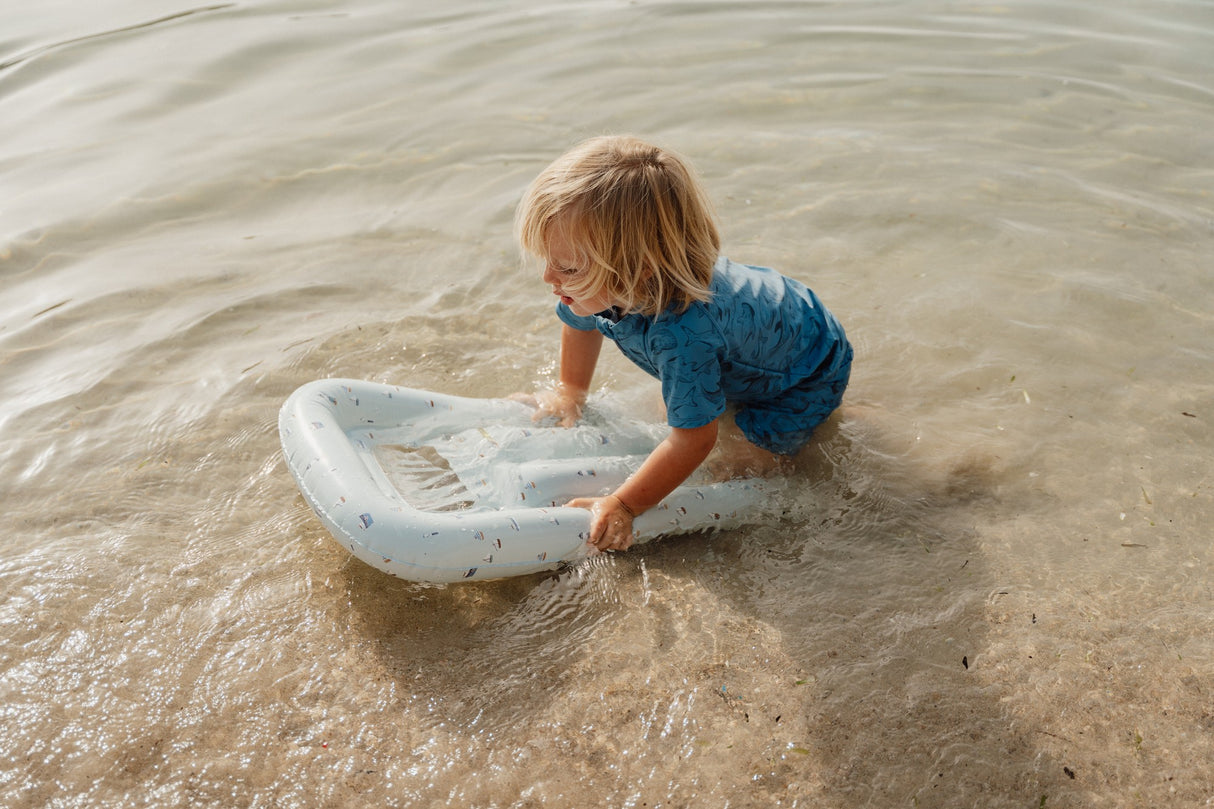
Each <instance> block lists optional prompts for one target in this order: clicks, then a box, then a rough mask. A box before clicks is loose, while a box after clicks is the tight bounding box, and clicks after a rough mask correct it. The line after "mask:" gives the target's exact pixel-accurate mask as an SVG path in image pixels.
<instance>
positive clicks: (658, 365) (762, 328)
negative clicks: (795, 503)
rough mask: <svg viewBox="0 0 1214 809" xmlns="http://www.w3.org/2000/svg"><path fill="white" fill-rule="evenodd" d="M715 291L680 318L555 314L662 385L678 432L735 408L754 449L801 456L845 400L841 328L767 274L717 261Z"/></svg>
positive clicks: (847, 365)
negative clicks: (599, 338)
mask: <svg viewBox="0 0 1214 809" xmlns="http://www.w3.org/2000/svg"><path fill="white" fill-rule="evenodd" d="M711 290H712V298H711V300H709V301H708V302H706V303H700V302H697V303H693V304H692V305H691V307H690V308H688V309H687V311H685V312H683V313H681V314H679V313H675V312H671V311H667V312H663V313H662V314H660V315H658V316H657V317H647V316H645V315H639V314H625V315H622V316H621V315H619V314H618V313H616V312H613V311H607V312H600V313H598V314H596V315H590V316H587V317H582V316H579V315H575V314H574V313H573V312H572V311H570V309H569V307H567V306H566V305H565V304H563V303H558V304H557V307H556V311H557V315H558V316H559V317H560V319H561V320H562V321H563V322H564V323H567V324H568V325H570V326H572V327H573V328H575V329H580V330H582V331H592V330H594V329H598V330H599V331H600V332H602V333H603V335H604V336H606V337H607V338H608V339H609V340H611V341H613V342H614V343H615V344H616V345H617V346H619V348H620V350H621V351H623V352H624V355H625V356H626V357H628V359H630V360H632V361H633V362H635V363H636V364H637V365H638V366H640V367H641V369H642V370H644V371H646V372H648V373H650V374H652V375H653V376H655V377H657V378H658V379H659V380H661V382H662V398H663V399H665V401H666V421H667V423H668V424H670V426H671V427H679V428H685V429H690V428H694V427H702V426H704V425H705V424H708V423H709V422H711V421H713V420H714V419H716V418H717V417H718V416H720V415H721V414H723V413H724V412H725V408H726V403H730V404H734V405H736V406H737V414H736V416H735V419H736V421H737V423H738V427H739V428H741V430H742V432H743V434H745V435H746V437H747V438H748V439H750V441H751V442H753V443H754V444H756V445H758V446H760V447H763V448H765V449H768V450H771V451H772V452H778V453H781V454H784V455H793V454H795V453H796V452H797V451H798V450H799V449H800V448H801V447H803V446H804V445H805V443H806V442H807V441H809V437H810V435H811V434H812V433H813V430H814V428H815V427H817V426H818V425H819V424H821V423H822V422H823V421H825V420H826V417H827V416H829V415H830V413H831V411H833V410H834V409H835V408H837V407H838V406H839V403H840V402H841V401H842V399H843V390H844V389H845V388H846V387H847V380H848V376H849V375H850V373H851V361H852V348H851V345H850V344H849V343H848V342H847V337H846V335H845V334H844V333H843V327H842V326H840V325H839V321H837V320H836V319H835V317H834V316H833V315H832V314H831V313H830V312H828V311H827V310H826V307H824V306H823V305H822V302H821V301H819V300H818V296H817V295H815V294H814V293H813V292H812V291H811V290H809V289H807V288H806V287H805V286H804V285H803V284H801V283H800V282H798V281H794V280H793V279H791V278H786V277H785V276H783V275H780V274H779V273H777V272H775V271H774V270H770V269H767V268H765V267H750V266H747V265H745V264H736V263H734V262H732V261H730V260H729V259H727V258H721V259H718V261H717V263H716V266H715V267H713V277H712V284H711Z"/></svg>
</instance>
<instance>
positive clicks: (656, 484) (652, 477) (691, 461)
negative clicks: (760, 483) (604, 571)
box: [568, 419, 719, 551]
mask: <svg viewBox="0 0 1214 809" xmlns="http://www.w3.org/2000/svg"><path fill="white" fill-rule="evenodd" d="M718 421H719V419H717V420H714V421H711V422H709V423H708V424H705V425H704V426H703V427H694V428H692V429H680V428H677V427H672V428H671V430H670V435H668V436H666V439H665V440H664V441H662V443H660V444H658V446H657V447H656V448H655V449H654V451H653V452H651V453H650V454H649V457H648V458H646V459H645V463H643V464H641V468H640V469H638V470H637V471H636V472H635V473H634V474H633V475H632V476H631V477H630V478H628V480H626V481H624V483H623V485H621V486H620V488H618V489H616V490H615V493H614V494H609V495H607V496H606V497H579V498H577V499H576V500H571V501H570V502H569V504H568V505H571V506H575V507H580V508H588V509H590V511H591V514H592V515H593V516H592V518H591V523H590V543H591V544H592V545H594V546H595V547H596V548H598V549H599V550H601V551H606V550H620V551H622V550H626V549H627V548H628V547H629V546H630V545H632V520H633V518H634V517H636V516H637V515H638V514H641V513H643V512H645V511H648V510H649V509H651V508H653V507H654V506H656V505H657V504H658V503H660V502H662V500H663V498H665V497H666V495H668V494H670V493H671V492H673V491H674V490H675V489H676V488H677V487H678V486H679V484H680V483H682V482H683V481H685V480H687V478H688V476H689V475H691V473H692V472H694V471H695V470H696V467H698V466H699V465H700V464H701V463H702V462H703V461H704V459H705V458H707V457H708V453H709V452H710V451H711V450H712V448H713V446H715V444H716V441H717V422H718Z"/></svg>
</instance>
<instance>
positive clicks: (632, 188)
mask: <svg viewBox="0 0 1214 809" xmlns="http://www.w3.org/2000/svg"><path fill="white" fill-rule="evenodd" d="M515 223H516V228H517V232H518V239H519V243H520V244H521V245H522V246H523V249H525V250H526V251H528V252H530V253H532V254H534V255H536V256H539V257H540V258H543V259H547V258H548V242H549V238H550V237H551V235H552V234H553V233H554V232H555V231H556V230H558V229H559V230H560V232H561V234H562V235H563V236H564V237H565V238H566V239H567V241H568V243H569V244H570V245H572V246H573V247H574V249H576V250H577V252H578V253H579V256H578V258H579V265H580V266H579V267H578V269H581V270H584V272H580V273H578V274H577V276H576V277H574V278H572V279H570V280H569V281H567V282H565V283H564V286H565V288H567V289H570V290H573V291H575V292H578V293H585V292H594V291H598V290H603V291H605V292H607V293H608V294H609V295H610V296H611V297H612V299H613V300H616V301H619V302H620V306H621V308H622V309H623V310H624V311H625V312H638V313H640V314H643V315H649V316H656V315H658V314H660V313H661V312H664V311H666V310H667V309H669V308H673V309H674V310H675V311H679V312H682V311H685V310H686V309H687V307H688V306H690V305H691V304H692V303H693V302H695V301H706V300H708V299H709V298H710V297H711V296H712V293H711V292H710V290H709V284H710V283H711V282H712V267H713V265H714V264H715V263H716V260H717V256H718V253H719V252H720V249H721V240H720V236H719V235H718V233H717V227H716V223H715V222H714V221H713V216H712V209H711V206H710V204H709V201H708V196H707V195H706V194H705V193H704V190H703V188H702V187H701V186H700V183H699V181H698V180H697V179H696V177H695V174H694V173H693V172H692V170H691V168H690V167H689V166H688V164H687V163H686V161H684V160H683V159H682V158H681V157H679V156H678V155H676V154H674V153H672V152H669V151H665V150H663V149H660V148H658V147H656V146H653V145H650V144H648V143H645V142H644V141H641V140H638V139H637V138H633V137H626V136H605V137H599V138H592V139H590V140H587V141H584V142H583V143H580V144H578V145H577V146H575V147H574V148H573V149H571V150H569V151H568V152H566V153H565V154H564V155H562V156H561V157H559V158H557V159H556V160H555V161H554V162H553V163H552V164H551V165H550V166H548V168H546V169H544V171H543V172H541V173H540V175H539V176H538V177H537V178H536V179H535V181H534V182H532V184H531V186H530V187H529V188H528V189H527V193H526V194H524V195H523V198H522V200H521V201H520V202H519V206H518V210H517V212H516V216H515Z"/></svg>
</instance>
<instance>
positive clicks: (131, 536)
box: [0, 0, 1214, 809]
mask: <svg viewBox="0 0 1214 809" xmlns="http://www.w3.org/2000/svg"><path fill="white" fill-rule="evenodd" d="M0 31H3V34H2V35H0V104H2V105H3V109H4V115H3V117H0V176H2V177H3V189H4V193H3V194H2V195H0V290H2V291H0V380H2V381H3V385H2V386H0V390H2V392H0V472H2V474H0V499H2V500H3V502H4V504H5V516H4V519H3V522H2V523H0V593H2V595H0V638H2V640H3V643H2V645H0V650H2V651H0V695H2V700H0V704H2V705H3V707H2V708H0V711H2V712H3V716H4V733H3V734H0V753H2V757H0V759H2V760H3V761H4V762H6V763H5V764H3V765H0V773H2V775H0V802H2V803H4V804H5V805H11V806H31V807H33V806H46V805H53V806H61V807H99V806H115V807H117V806H122V807H131V806H224V807H228V806H258V807H315V806H334V807H336V806H426V805H467V806H500V807H509V806H517V807H524V806H540V805H551V806H562V805H590V804H593V805H604V806H635V807H641V806H650V807H652V806H690V805H697V806H699V805H703V806H733V807H739V806H756V807H757V806H763V807H768V806H805V807H808V806H813V807H844V808H847V809H850V808H851V807H870V806H871V807H891V806H940V807H951V806H988V807H1000V806H1008V807H1026V806H1049V807H1058V806H1075V807H1080V806H1083V807H1086V806H1102V807H1103V806H1195V805H1204V803H1205V802H1206V801H1207V800H1208V799H1209V798H1211V797H1212V796H1214V774H1212V773H1211V770H1210V766H1209V762H1210V761H1211V760H1214V713H1212V710H1214V709H1211V707H1210V706H1211V704H1212V703H1211V694H1212V693H1214V676H1212V675H1214V641H1212V640H1211V633H1210V630H1211V626H1212V625H1214V592H1212V590H1211V584H1210V581H1211V578H1210V577H1211V570H1210V564H1211V550H1210V543H1209V541H1208V539H1209V530H1208V526H1209V525H1210V524H1211V520H1212V519H1214V490H1212V486H1214V483H1212V481H1211V474H1210V462H1209V458H1210V457H1211V450H1212V448H1214V447H1212V444H1214V442H1212V441H1211V436H1210V427H1209V425H1210V421H1211V418H1212V417H1214V385H1212V384H1211V377H1210V371H1209V369H1210V367H1211V363H1212V360H1214V356H1212V355H1214V345H1212V343H1211V337H1210V335H1211V333H1212V332H1211V330H1212V326H1214V323H1212V321H1214V317H1212V315H1211V312H1212V311H1214V308H1212V307H1211V300H1212V299H1214V295H1212V293H1214V289H1212V287H1214V281H1212V278H1214V276H1212V274H1211V267H1210V256H1211V255H1212V254H1214V200H1212V199H1211V192H1212V190H1214V169H1212V168H1211V165H1212V163H1211V156H1212V155H1214V137H1212V136H1211V132H1212V131H1214V84H1212V83H1211V81H1210V76H1211V75H1214V6H1211V5H1210V4H1209V3H1206V2H1196V1H1195V0H1194V1H1191V2H1181V1H1177V2H1153V3H1147V2H1141V1H1131V2H1124V3H1118V4H1114V5H1112V6H1110V5H1109V4H1103V3H1095V2H1089V1H1086V0H1066V2H1061V3H1037V2H1010V3H1003V4H997V5H996V4H989V3H963V4H958V3H945V2H939V0H935V1H933V0H908V1H907V2H881V3H829V2H821V3H802V2H775V1H773V2H753V3H723V2H644V1H642V2H629V3H625V2H607V1H606V0H588V1H587V2H576V3H563V4H542V3H535V2H529V1H527V2H525V1H524V0H514V1H512V2H502V3H494V4H482V3H471V2H449V3H443V4H423V3H413V2H383V1H381V2H374V1H373V0H353V1H352V2H348V3H343V4H335V3H324V2H304V1H303V0H292V1H291V2H259V3H215V4H212V5H198V6H191V5H189V4H182V3H179V4H172V3H168V4H166V3H164V2H150V0H138V1H136V0H128V1H127V2H112V3H107V4H104V5H103V6H98V5H96V4H86V3H80V2H69V1H66V0H65V1H62V2H54V3H41V4H37V5H35V6H28V7H27V6H21V7H20V8H18V4H15V3H11V2H10V3H8V4H7V7H6V8H5V9H4V10H3V11H0ZM602 132H632V133H636V134H640V135H642V136H644V137H647V138H650V139H653V140H656V141H658V142H661V143H663V144H665V145H668V146H670V147H672V148H675V149H677V150H679V151H681V152H682V153H684V154H686V155H688V156H689V157H690V158H691V160H692V161H693V162H694V163H695V165H696V166H697V167H698V169H699V170H700V173H701V174H702V175H703V177H704V180H705V182H706V184H707V186H708V188H709V189H710V191H711V193H712V196H713V198H714V200H715V202H716V204H717V207H718V210H719V214H720V218H721V221H722V225H723V231H724V238H725V252H726V254H728V255H729V256H731V257H732V258H734V259H736V260H740V261H746V262H749V263H759V264H767V265H770V266H774V267H777V268H779V269H781V270H782V271H784V272H786V273H788V274H790V275H793V276H795V277H797V278H800V279H801V280H803V281H805V282H807V283H808V284H810V285H811V286H812V287H813V288H814V289H815V290H816V291H817V292H818V293H819V295H820V296H821V297H822V299H823V300H824V301H825V302H826V303H827V305H828V306H830V307H831V309H832V310H833V311H834V312H835V313H836V314H838V316H839V317H840V319H841V320H842V321H843V322H844V323H845V325H846V326H847V328H848V331H849V333H850V335H851V336H852V338H853V340H854V342H855V344H856V347H857V360H856V365H855V371H854V375H853V382H852V387H851V389H850V391H849V398H848V402H847V406H846V408H845V411H844V413H843V414H842V415H841V417H840V418H838V419H837V420H836V421H835V422H834V423H832V425H831V426H830V428H829V429H827V430H824V432H823V435H822V436H821V438H820V440H819V441H818V442H817V444H816V445H815V448H814V455H813V458H812V459H811V460H810V462H809V463H807V464H806V468H805V469H803V470H802V472H801V474H800V475H799V476H798V478H797V479H796V480H794V481H793V482H792V493H791V495H790V502H789V504H788V506H789V507H788V513H787V515H786V516H785V517H784V518H783V519H781V520H779V521H775V522H770V523H767V524H763V525H760V526H757V527H753V528H750V529H746V530H741V531H734V532H727V533H721V534H717V535H714V536H692V537H681V538H671V539H668V540H665V541H662V542H658V543H654V544H652V545H649V546H646V547H642V548H639V549H637V550H634V551H632V552H629V553H627V554H622V555H616V556H612V557H599V558H596V559H594V560H591V561H590V562H587V563H586V564H584V565H582V566H580V567H577V568H575V569H572V570H567V571H563V572H559V573H553V574H548V575H542V576H535V577H527V578H520V579H514V580H508V581H503V582H495V583H483V584H471V585H466V586H451V587H447V588H423V587H419V586H416V585H412V584H408V583H405V582H400V581H397V580H394V579H391V578H389V577H386V576H384V575H382V574H380V573H378V572H377V571H375V570H373V569H370V568H368V567H366V566H364V565H362V564H361V563H359V562H357V561H355V560H353V559H351V558H350V556H349V555H348V554H347V553H345V552H344V551H343V550H342V549H341V547H340V546H338V545H337V544H336V543H335V542H333V541H332V540H331V539H330V538H329V537H328V535H327V534H326V533H325V531H324V529H323V528H322V527H321V525H320V524H319V522H318V521H317V520H316V519H315V517H313V516H312V514H311V513H310V512H309V511H308V510H307V507H306V506H305V505H304V503H303V501H302V499H301V498H300V497H299V495H298V493H297V492H296V490H295V488H294V485H293V483H292V481H291V479H290V477H289V475H288V474H287V473H286V471H285V469H284V467H283V465H282V462H281V460H280V457H279V447H278V438H277V434H276V429H275V420H276V414H277V409H278V406H279V405H280V403H281V402H282V400H283V399H284V398H285V397H286V396H287V395H288V394H289V393H290V392H291V391H292V390H293V389H294V388H295V387H297V386H298V385H300V384H302V383H304V382H306V381H309V380H312V379H316V378H320V377H325V376H350V377H361V378H369V379H375V380H380V381H390V382H395V383H402V384H408V385H412V386H416V387H422V388H430V389H435V390H443V391H447V392H451V393H457V394H465V395H474V396H501V395H505V394H508V393H510V392H513V391H515V390H520V389H530V388H532V387H534V386H536V385H541V384H544V383H545V382H550V381H551V380H552V378H553V376H554V373H555V370H554V361H555V356H556V351H555V347H556V346H555V341H556V333H557V326H556V321H555V319H554V316H553V313H552V298H551V296H550V295H549V293H548V291H547V290H546V288H545V287H544V286H543V285H542V284H541V283H540V282H539V280H538V278H537V277H536V275H535V274H534V273H533V272H532V271H531V270H530V269H528V268H526V267H525V266H523V265H522V263H521V261H520V257H519V256H518V253H517V251H516V249H515V247H514V245H513V242H512V237H511V218H512V213H513V208H514V205H515V203H516V201H517V199H518V197H519V196H520V194H521V192H522V190H523V188H524V187H525V185H526V183H527V182H528V181H529V180H530V179H531V177H532V176H534V174H535V173H536V172H538V171H539V170H540V169H541V168H542V167H543V166H544V165H546V164H547V162H548V161H549V160H551V159H552V158H553V157H554V156H556V155H557V154H559V153H560V152H561V151H563V150H564V149H565V148H567V147H568V146H569V145H570V144H572V143H574V142H576V141H577V140H580V139H581V138H583V137H586V136H589V135H594V134H599V133H602ZM596 385H597V390H596V393H595V396H596V397H597V398H598V399H599V400H600V401H604V402H610V403H612V405H613V406H619V405H620V403H628V404H630V406H633V407H636V408H637V409H638V410H643V409H644V408H646V407H652V399H653V396H654V390H653V388H654V386H653V385H652V384H651V383H650V382H649V381H648V380H646V379H645V378H644V377H643V376H642V375H641V374H640V373H639V372H638V371H636V370H635V369H633V368H632V367H630V366H629V365H628V363H627V362H626V361H624V360H622V359H620V358H619V357H614V356H605V358H604V362H603V364H602V367H601V370H600V373H599V375H598V377H597V380H596Z"/></svg>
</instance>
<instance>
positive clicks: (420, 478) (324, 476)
mask: <svg viewBox="0 0 1214 809" xmlns="http://www.w3.org/2000/svg"><path fill="white" fill-rule="evenodd" d="M533 412H534V411H533V410H532V409H531V408H530V407H528V406H526V405H524V404H521V403H518V402H513V401H508V400H505V399H471V398H465V397H460V396H450V395H443V394H439V393H431V392H428V391H422V390H414V389H410V388H402V387H396V386H391V385H383V384H379V383H375V382H360V381H354V380H349V379H325V380H319V381H316V382H311V383H308V384H306V385H304V386H303V387H301V388H299V390H297V391H295V393H293V394H292V395H291V396H290V397H289V398H288V399H287V401H286V402H285V403H284V404H283V407H282V410H281V412H280V413H279V419H278V429H279V434H280V437H281V439H282V447H283V454H284V456H285V457H286V461H287V467H288V468H289V469H290V470H291V474H292V476H293V477H294V478H295V482H296V483H297V484H298V485H299V490H300V491H301V492H302V493H303V496H304V499H305V500H307V501H308V504H309V505H310V506H311V507H312V510H313V511H315V512H316V515H317V516H318V517H320V519H321V522H323V523H324V524H325V527H326V528H328V529H329V532H330V533H331V534H332V535H333V536H334V538H336V539H337V541H338V542H340V543H341V544H342V545H344V546H345V547H347V548H349V549H350V551H351V552H352V553H353V554H354V555H355V556H356V557H358V558H359V559H361V560H362V561H364V562H366V563H367V564H369V565H372V566H373V567H376V568H379V569H380V570H383V571H385V572H387V573H390V574H392V575H394V576H399V577H400V578H403V579H409V580H411V581H420V582H454V581H461V580H468V579H472V580H483V579H497V578H503V577H506V576H518V575H523V574H527V573H534V572H537V571H542V570H547V569H551V568H554V567H557V566H559V565H561V564H563V563H568V562H573V561H576V560H578V559H581V558H583V557H585V556H586V555H587V553H588V552H589V550H590V548H589V546H588V545H587V543H586V538H587V536H588V532H589V528H590V512H589V511H587V510H585V509H581V508H569V507H566V506H564V505H563V504H564V503H566V502H568V501H569V500H570V499H572V498H574V497H583V496H596V495H603V494H607V493H609V492H611V491H613V490H614V489H615V488H616V487H617V486H618V485H619V484H620V483H621V482H623V481H624V479H625V478H627V476H628V475H629V474H631V473H632V472H633V471H634V470H635V469H636V468H637V467H638V466H639V465H640V463H641V461H642V460H644V458H645V456H646V455H647V454H648V453H649V451H650V450H652V449H653V447H655V446H656V445H657V442H658V441H659V440H660V439H661V436H662V435H663V434H664V432H665V429H666V428H665V427H662V426H661V425H652V424H642V423H637V422H628V421H627V420H625V419H611V420H610V423H606V421H605V420H602V419H598V420H596V419H595V418H594V416H593V415H591V416H589V417H588V418H587V419H585V420H584V422H583V423H582V424H580V425H578V426H577V427H573V428H568V429H566V428H561V427H545V426H537V425H535V424H533V423H532V420H531V416H532V413H533ZM596 421H599V422H602V423H596ZM763 500H764V484H763V483H762V482H761V481H755V480H740V481H729V482H725V483H696V482H695V479H694V478H693V480H692V481H690V482H689V483H688V484H685V485H683V486H682V487H680V488H679V489H677V490H675V491H674V492H673V493H672V494H671V495H670V496H669V497H668V498H666V500H665V501H663V502H662V504H661V505H659V506H658V507H656V508H653V509H651V510H649V511H648V512H646V513H644V514H642V515H640V516H639V517H637V519H636V521H635V522H634V524H633V527H634V529H635V530H636V532H637V540H636V541H637V542H644V541H647V540H650V539H653V538H654V537H657V536H660V535H663V534H674V533H683V532H688V531H703V530H711V529H719V528H732V527H736V526H738V525H740V524H743V523H745V522H748V521H752V520H753V519H754V518H755V517H756V516H757V514H758V512H759V510H760V509H759V505H760V504H761V503H762V502H763Z"/></svg>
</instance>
